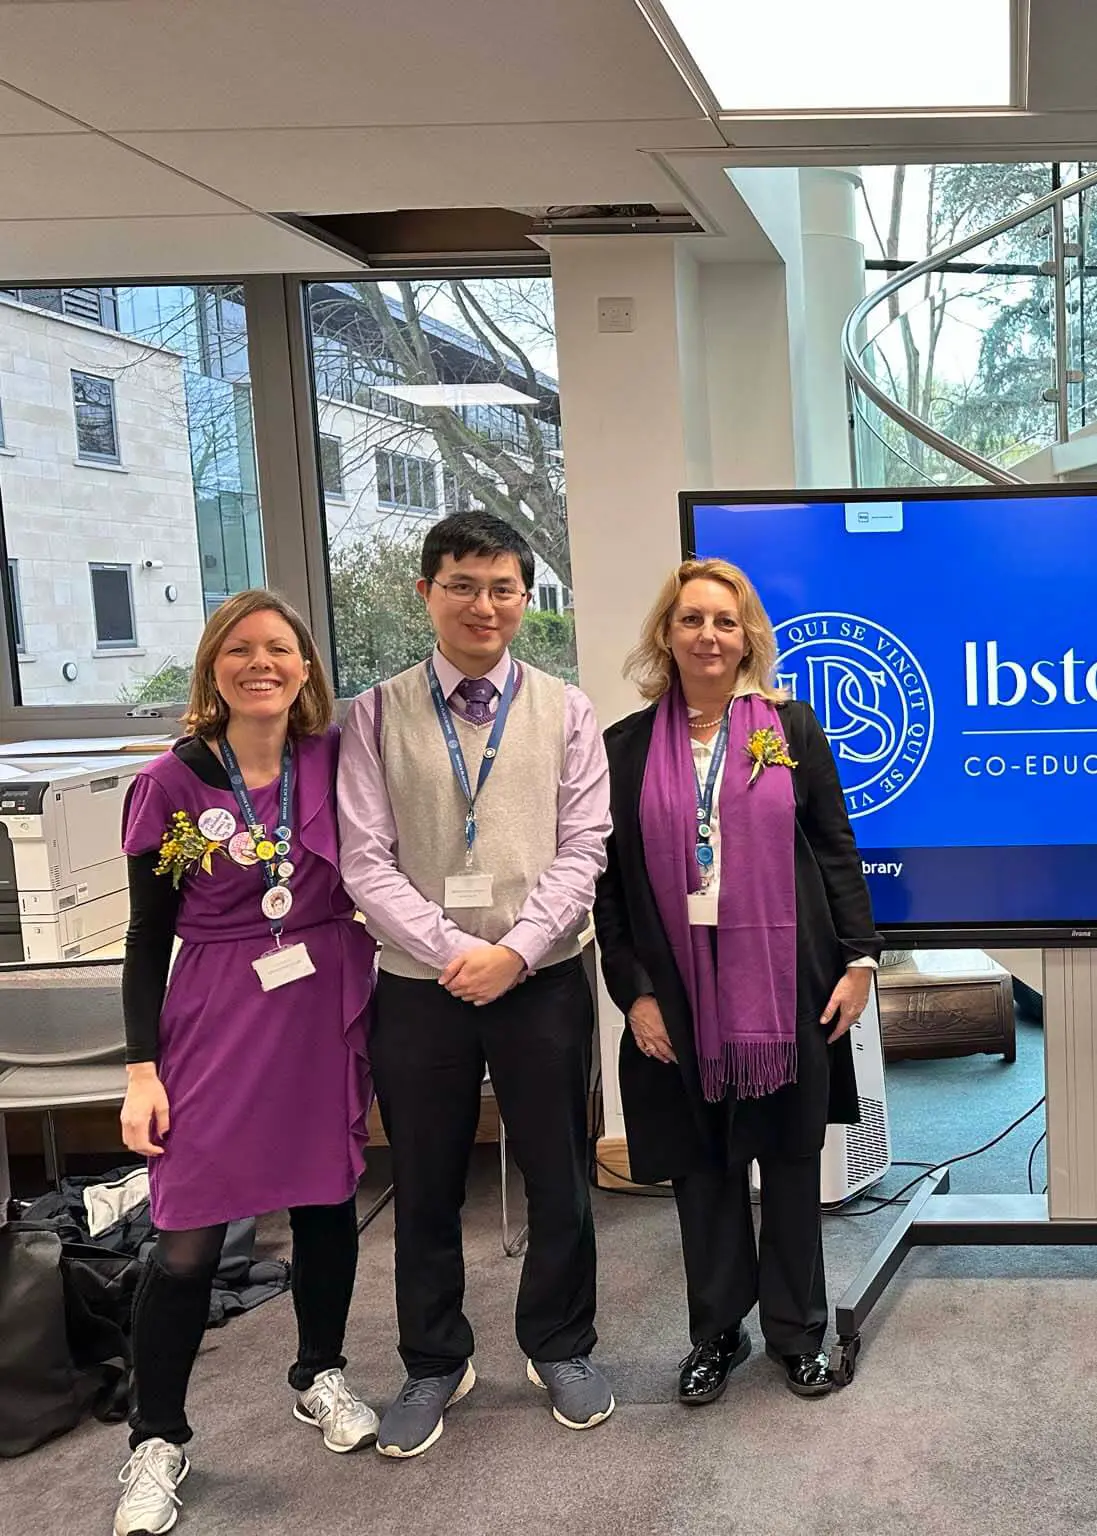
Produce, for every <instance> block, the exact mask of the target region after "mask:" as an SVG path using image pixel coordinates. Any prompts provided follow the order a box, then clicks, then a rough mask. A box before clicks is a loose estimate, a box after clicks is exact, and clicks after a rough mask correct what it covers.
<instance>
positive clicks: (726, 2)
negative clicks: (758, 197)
mask: <svg viewBox="0 0 1097 1536" xmlns="http://www.w3.org/2000/svg"><path fill="white" fill-rule="evenodd" d="M663 9H664V10H665V11H666V14H667V15H668V16H669V18H670V20H671V21H672V22H673V23H674V25H675V27H676V28H677V30H678V33H679V35H680V36H681V39H682V41H683V42H684V43H685V45H686V47H687V48H688V49H689V52H690V53H691V54H692V56H693V59H694V62H695V63H696V65H697V68H698V69H699V70H700V72H701V74H702V75H703V76H704V78H705V80H706V81H707V82H708V85H709V88H710V90H711V91H712V93H713V95H714V96H715V97H716V99H717V101H718V102H719V103H720V107H721V109H722V110H723V111H725V112H775V113H780V112H803V111H816V112H832V111H847V112H856V111H888V110H900V109H907V110H911V111H917V110H919V109H930V110H941V109H942V108H954V109H955V108H979V107H983V108H988V107H989V108H993V107H998V108H1006V107H1009V106H1011V105H1014V103H1013V102H1011V92H1012V67H1011V58H1012V47H1011V16H1010V11H1011V0H663Z"/></svg>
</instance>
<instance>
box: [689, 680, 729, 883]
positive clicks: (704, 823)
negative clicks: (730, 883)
mask: <svg viewBox="0 0 1097 1536" xmlns="http://www.w3.org/2000/svg"><path fill="white" fill-rule="evenodd" d="M730 721H731V709H730V707H729V708H728V710H727V712H726V714H725V715H724V718H723V720H721V722H720V732H719V735H718V736H717V737H716V744H715V746H714V747H713V749H712V760H711V762H710V763H709V765H708V776H707V777H706V779H705V783H704V787H703V788H702V786H701V776H700V774H699V773H698V772H697V764H696V763H694V765H693V785H694V788H695V789H696V791H697V845H696V847H695V848H694V850H693V852H694V857H695V858H696V860H697V862H698V864H699V865H700V866H701V872H702V874H705V875H710V874H711V871H712V864H713V859H714V858H715V854H714V853H713V850H712V841H711V839H712V801H713V796H714V795H715V793H716V780H717V779H718V778H719V776H720V768H721V765H722V764H723V761H724V757H725V755H726V753H727V749H728V729H729V726H730ZM691 756H692V754H691Z"/></svg>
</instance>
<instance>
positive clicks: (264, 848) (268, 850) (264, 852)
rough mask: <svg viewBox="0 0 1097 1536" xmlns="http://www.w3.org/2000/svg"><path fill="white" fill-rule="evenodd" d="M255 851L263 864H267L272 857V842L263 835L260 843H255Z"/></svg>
mask: <svg viewBox="0 0 1097 1536" xmlns="http://www.w3.org/2000/svg"><path fill="white" fill-rule="evenodd" d="M255 852H256V854H257V855H258V857H259V858H261V859H262V861H263V863H264V864H269V863H270V861H271V859H273V858H274V844H273V843H272V842H271V841H270V839H269V838H266V837H265V838H264V839H263V841H262V842H261V843H256V845H255Z"/></svg>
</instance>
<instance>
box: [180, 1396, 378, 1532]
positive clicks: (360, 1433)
mask: <svg viewBox="0 0 1097 1536" xmlns="http://www.w3.org/2000/svg"><path fill="white" fill-rule="evenodd" d="M293 1417H294V1418H295V1419H300V1421H301V1423H302V1424H313V1425H315V1426H316V1428H317V1429H319V1430H321V1431H322V1433H323V1436H324V1444H325V1445H326V1446H327V1448H328V1450H329V1451H338V1452H340V1453H342V1452H344V1451H356V1450H358V1448H359V1446H363V1445H372V1444H373V1442H374V1441H375V1440H376V1439H377V1431H378V1429H379V1428H380V1425H381V1421H380V1420H379V1419H378V1417H377V1415H376V1414H375V1413H374V1411H373V1409H372V1408H371V1407H370V1406H369V1404H368V1403H364V1402H363V1401H362V1399H361V1398H360V1397H355V1395H354V1393H353V1392H352V1391H351V1390H350V1388H349V1387H348V1386H347V1384H346V1382H345V1381H344V1380H343V1373H342V1371H321V1372H320V1375H319V1376H317V1378H316V1380H315V1381H314V1382H313V1384H312V1386H311V1387H309V1388H308V1390H307V1391H306V1392H299V1393H298V1394H297V1401H296V1402H295V1403H294V1405H293ZM165 1529H166V1527H165Z"/></svg>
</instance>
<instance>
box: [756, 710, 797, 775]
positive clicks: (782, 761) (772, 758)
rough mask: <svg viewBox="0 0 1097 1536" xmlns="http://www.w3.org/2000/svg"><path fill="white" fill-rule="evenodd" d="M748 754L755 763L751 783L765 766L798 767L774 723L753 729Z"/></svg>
mask: <svg viewBox="0 0 1097 1536" xmlns="http://www.w3.org/2000/svg"><path fill="white" fill-rule="evenodd" d="M747 756H748V757H749V758H750V760H751V762H752V763H753V764H754V767H753V768H752V769H751V773H750V782H751V784H753V783H754V781H755V779H757V778H758V776H759V774H760V773H761V772H762V769H763V768H795V767H796V764H795V763H794V762H793V760H792V758H791V757H789V755H788V747H787V745H786V744H785V742H783V741H782V740H781V738H780V736H778V734H777V732H776V731H775V730H774V729H773V727H772V725H767V726H766V727H765V729H764V730H760V731H751V733H750V735H749V736H748V737H747Z"/></svg>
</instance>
